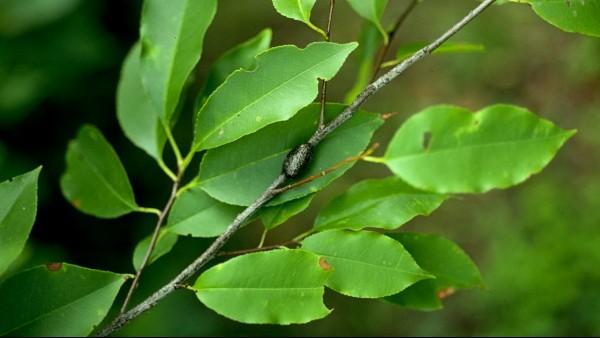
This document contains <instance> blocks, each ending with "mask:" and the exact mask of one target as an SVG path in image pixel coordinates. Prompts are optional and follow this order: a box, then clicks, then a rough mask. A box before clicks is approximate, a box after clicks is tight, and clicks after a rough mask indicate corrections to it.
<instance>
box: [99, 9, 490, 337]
mask: <svg viewBox="0 0 600 338" xmlns="http://www.w3.org/2000/svg"><path fill="white" fill-rule="evenodd" d="M495 1H496V0H484V1H483V2H481V3H480V4H479V5H478V6H477V7H476V8H475V9H474V10H472V11H471V12H469V13H468V14H467V16H465V17H464V18H463V19H461V20H460V21H459V22H458V23H456V24H455V25H454V26H452V28H450V29H449V30H448V31H446V32H445V33H444V34H442V35H441V36H440V37H439V38H437V39H436V40H435V41H433V42H432V43H431V44H429V45H427V46H426V47H424V48H423V49H421V50H419V51H418V52H416V53H415V54H414V55H413V56H412V57H410V58H408V59H406V60H405V61H403V62H402V63H401V64H399V65H397V66H395V67H394V68H392V69H391V70H389V71H388V72H387V73H385V74H384V75H382V76H381V77H380V78H379V79H377V80H376V81H375V82H373V83H371V84H370V85H369V86H367V88H365V90H364V91H363V92H361V93H360V94H359V95H358V97H357V98H356V99H355V100H354V101H353V102H352V104H350V106H348V108H346V109H345V110H344V111H343V112H342V113H341V114H340V115H338V116H337V117H336V118H335V119H334V120H333V121H331V122H330V123H328V124H327V125H326V126H325V127H324V128H322V129H319V130H317V131H316V132H315V134H314V135H313V136H312V137H311V139H310V140H309V143H310V144H311V145H312V146H316V145H317V144H319V142H321V140H323V138H325V137H326V136H327V135H329V133H331V132H332V131H334V130H335V129H336V128H338V127H339V126H340V125H341V124H342V123H344V122H345V121H347V120H348V119H350V118H351V117H352V115H353V113H354V112H355V111H356V110H357V109H358V108H359V107H360V106H361V105H362V104H363V103H364V102H365V101H366V100H367V99H368V98H369V97H371V96H372V95H373V94H375V93H376V92H377V91H378V90H379V89H381V88H382V87H384V86H385V85H387V84H388V83H389V82H390V81H392V80H393V79H394V78H396V77H397V76H398V75H400V74H402V73H403V72H404V71H406V69H408V68H409V67H410V66H412V65H413V64H415V63H416V62H418V61H419V60H421V59H423V58H424V57H426V56H427V55H429V54H431V52H432V51H433V50H435V49H436V48H438V47H439V46H440V45H441V44H442V43H444V42H445V41H446V40H448V39H449V38H450V37H451V36H452V35H454V34H455V33H456V32H458V31H459V30H460V29H461V28H463V27H464V26H465V25H467V24H468V23H469V22H470V21H471V20H473V19H474V18H475V17H477V15H479V14H480V13H481V12H483V11H484V10H485V9H486V8H487V7H489V6H490V5H491V4H492V3H494V2H495ZM284 182H285V175H283V174H280V175H279V176H278V177H277V178H276V179H275V180H274V181H273V183H272V184H271V185H270V186H269V187H268V188H267V189H266V190H265V191H264V192H263V194H262V195H261V196H260V197H259V198H258V199H257V200H256V201H254V203H252V205H250V206H249V207H247V208H246V209H244V211H242V212H241V213H240V214H239V215H238V216H237V217H236V218H235V219H234V220H233V222H232V223H231V224H230V225H229V226H228V227H227V229H226V230H225V232H224V233H223V234H222V235H221V236H219V237H217V239H216V240H215V241H214V242H213V243H212V244H211V245H210V246H209V247H208V248H207V249H206V250H205V251H204V252H203V253H202V254H201V255H200V256H199V257H198V258H197V259H196V260H195V261H194V262H192V264H190V265H188V267H186V268H185V269H184V270H183V271H181V272H180V273H179V274H178V275H177V276H176V277H175V278H174V279H173V280H172V281H170V282H169V283H167V284H166V285H164V286H163V287H162V288H160V289H159V290H158V291H156V292H155V293H154V294H152V295H151V296H150V297H148V298H147V299H146V300H144V301H143V302H141V303H140V304H138V305H137V306H135V307H134V308H132V309H131V310H129V311H128V312H126V313H124V314H121V315H119V316H118V317H117V318H116V319H115V320H114V321H113V322H112V323H111V324H109V325H108V326H107V327H105V328H104V329H103V330H101V331H100V332H99V333H98V335H99V336H108V335H110V334H111V333H113V332H115V331H117V330H118V329H120V328H121V327H122V326H123V325H125V324H127V323H128V322H129V321H131V320H132V319H134V318H136V317H137V316H139V315H141V314H142V313H144V312H146V311H148V310H149V309H151V308H152V307H154V306H155V305H156V304H157V303H158V302H159V301H160V300H162V299H163V298H165V297H166V296H167V295H169V294H170V293H171V292H173V291H174V290H175V289H176V285H180V284H182V283H184V282H185V281H186V280H188V279H189V278H190V277H192V276H193V275H194V274H195V273H197V272H198V271H199V270H200V268H202V266H204V264H206V263H207V262H208V261H210V260H211V259H212V258H214V257H215V255H216V254H217V252H218V251H219V250H220V249H221V248H222V247H223V245H224V244H225V243H226V242H227V241H228V240H229V239H230V238H231V236H233V234H235V232H236V231H237V230H239V229H240V227H241V226H242V225H243V224H244V222H245V221H246V220H247V219H248V218H249V217H250V216H252V214H254V213H255V212H256V211H257V210H258V209H260V208H261V207H262V206H263V205H264V204H265V203H267V202H268V201H270V200H271V199H272V198H273V197H275V196H276V194H274V191H275V190H277V189H278V188H279V187H280V186H281V185H282V184H283V183H284Z"/></svg>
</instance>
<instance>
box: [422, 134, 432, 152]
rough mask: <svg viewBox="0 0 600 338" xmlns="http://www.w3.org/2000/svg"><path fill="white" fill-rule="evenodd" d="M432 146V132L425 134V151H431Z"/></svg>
mask: <svg viewBox="0 0 600 338" xmlns="http://www.w3.org/2000/svg"><path fill="white" fill-rule="evenodd" d="M430 145H431V132H429V131H426V132H424V133H423V150H429V146H430Z"/></svg>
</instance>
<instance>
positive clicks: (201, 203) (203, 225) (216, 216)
mask: <svg viewBox="0 0 600 338" xmlns="http://www.w3.org/2000/svg"><path fill="white" fill-rule="evenodd" d="M243 210H244V209H243V208H240V207H237V206H233V205H227V204H223V203H221V202H219V201H217V200H215V199H214V198H212V197H210V196H209V195H208V194H207V193H205V192H204V191H203V190H202V189H200V188H197V187H196V188H193V189H190V190H188V191H186V192H184V193H182V194H181V195H180V196H179V197H177V199H176V200H175V203H174V204H173V209H172V210H171V213H170V214H169V219H168V221H167V227H166V229H167V230H168V231H169V232H171V233H174V234H179V235H182V236H192V237H216V236H219V235H220V234H222V233H223V232H224V231H225V229H226V228H227V226H228V225H229V224H231V222H232V221H233V219H234V218H235V216H237V215H238V214H239V213H240V212H242V211H243Z"/></svg>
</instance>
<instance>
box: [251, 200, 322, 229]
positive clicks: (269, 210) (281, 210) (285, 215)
mask: <svg viewBox="0 0 600 338" xmlns="http://www.w3.org/2000/svg"><path fill="white" fill-rule="evenodd" d="M313 197H315V195H314V194H312V195H308V196H306V197H302V198H299V199H297V200H293V201H289V202H286V203H283V204H279V205H274V206H271V207H264V208H262V209H260V211H259V216H260V220H261V222H262V224H263V225H264V226H265V229H267V230H272V229H274V228H276V227H277V226H278V225H281V224H283V223H285V221H287V220H288V219H290V218H292V217H293V216H295V215H297V214H299V213H301V212H302V211H304V210H305V209H306V208H308V206H309V205H310V202H312V199H313Z"/></svg>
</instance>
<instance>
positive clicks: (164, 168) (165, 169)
mask: <svg viewBox="0 0 600 338" xmlns="http://www.w3.org/2000/svg"><path fill="white" fill-rule="evenodd" d="M156 162H157V163H158V166H159V167H160V169H162V171H163V172H164V173H165V174H166V175H167V176H169V178H170V179H171V180H172V181H175V180H176V179H177V175H175V173H174V172H173V171H172V170H171V169H169V167H167V165H166V164H165V162H164V161H163V160H162V158H159V159H158V160H156Z"/></svg>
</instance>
